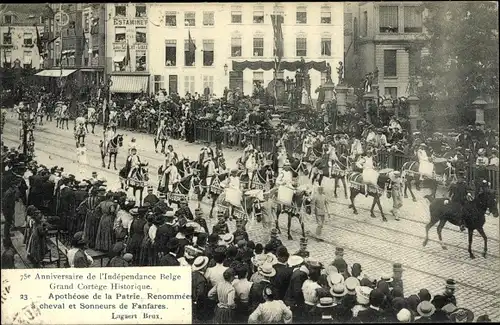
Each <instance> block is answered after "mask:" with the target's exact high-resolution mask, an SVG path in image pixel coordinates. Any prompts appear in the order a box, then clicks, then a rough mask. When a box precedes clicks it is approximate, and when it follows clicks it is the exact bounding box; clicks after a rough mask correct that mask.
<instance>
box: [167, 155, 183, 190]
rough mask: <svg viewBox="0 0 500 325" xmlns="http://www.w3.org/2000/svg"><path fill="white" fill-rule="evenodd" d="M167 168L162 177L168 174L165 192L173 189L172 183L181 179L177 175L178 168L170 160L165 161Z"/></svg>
mask: <svg viewBox="0 0 500 325" xmlns="http://www.w3.org/2000/svg"><path fill="white" fill-rule="evenodd" d="M167 166H168V167H167V169H166V170H165V173H164V175H165V176H164V177H166V175H168V184H167V192H170V193H171V192H172V191H173V189H174V185H175V184H176V183H178V182H179V181H180V180H181V177H180V175H179V170H178V169H177V166H175V164H174V163H173V161H172V160H170V161H167Z"/></svg>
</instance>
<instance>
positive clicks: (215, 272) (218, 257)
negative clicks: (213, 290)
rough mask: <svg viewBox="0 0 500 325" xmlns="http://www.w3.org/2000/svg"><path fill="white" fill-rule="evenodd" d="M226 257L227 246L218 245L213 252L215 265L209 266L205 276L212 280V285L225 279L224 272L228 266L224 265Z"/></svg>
mask: <svg viewBox="0 0 500 325" xmlns="http://www.w3.org/2000/svg"><path fill="white" fill-rule="evenodd" d="M225 258H226V248H225V247H224V246H218V247H217V248H216V249H215V250H214V252H213V260H214V262H215V266H213V267H209V268H208V269H207V272H206V273H205V277H206V278H207V280H208V281H209V282H210V284H211V286H215V285H216V284H217V283H219V282H221V281H223V280H224V277H223V274H224V271H226V270H227V269H228V268H227V267H226V266H224V260H225Z"/></svg>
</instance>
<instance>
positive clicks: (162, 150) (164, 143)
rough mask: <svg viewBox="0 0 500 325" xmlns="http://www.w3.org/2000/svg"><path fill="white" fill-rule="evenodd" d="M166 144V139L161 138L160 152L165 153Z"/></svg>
mask: <svg viewBox="0 0 500 325" xmlns="http://www.w3.org/2000/svg"><path fill="white" fill-rule="evenodd" d="M166 145H167V141H166V140H161V153H165V146H166Z"/></svg>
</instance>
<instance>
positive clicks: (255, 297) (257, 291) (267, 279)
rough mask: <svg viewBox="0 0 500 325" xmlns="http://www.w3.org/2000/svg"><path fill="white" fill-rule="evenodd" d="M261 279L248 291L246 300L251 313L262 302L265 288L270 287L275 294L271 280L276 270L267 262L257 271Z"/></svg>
mask: <svg viewBox="0 0 500 325" xmlns="http://www.w3.org/2000/svg"><path fill="white" fill-rule="evenodd" d="M257 272H258V273H259V274H260V275H261V276H262V279H261V280H260V281H259V282H254V283H253V285H252V288H251V289H250V294H249V298H248V305H249V311H250V312H253V311H254V310H255V309H256V308H257V307H258V305H259V304H260V303H263V302H264V297H263V296H262V292H263V290H264V288H266V287H267V286H269V287H272V290H273V292H276V288H275V287H274V286H273V285H272V282H271V280H272V279H273V277H274V276H275V275H276V270H275V269H274V268H273V265H272V264H271V263H269V262H264V263H263V264H262V265H261V266H260V267H259V268H258V271H257Z"/></svg>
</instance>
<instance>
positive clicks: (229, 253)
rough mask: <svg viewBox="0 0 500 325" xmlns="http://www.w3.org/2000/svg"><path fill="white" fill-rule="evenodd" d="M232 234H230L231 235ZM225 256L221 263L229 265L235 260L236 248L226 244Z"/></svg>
mask: <svg viewBox="0 0 500 325" xmlns="http://www.w3.org/2000/svg"><path fill="white" fill-rule="evenodd" d="M231 236H232V235H231ZM226 247H227V250H226V258H225V259H224V262H223V263H222V264H223V265H224V266H227V267H231V265H232V264H233V263H234V262H235V261H236V255H238V248H237V247H236V246H234V245H228V246H226Z"/></svg>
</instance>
